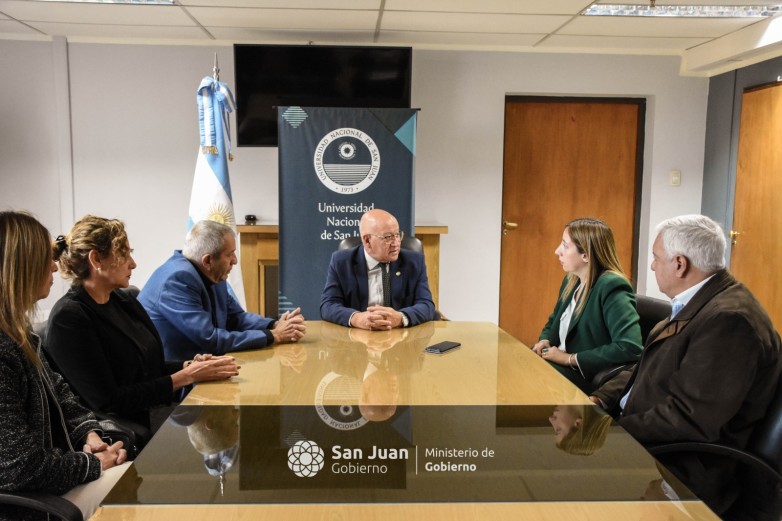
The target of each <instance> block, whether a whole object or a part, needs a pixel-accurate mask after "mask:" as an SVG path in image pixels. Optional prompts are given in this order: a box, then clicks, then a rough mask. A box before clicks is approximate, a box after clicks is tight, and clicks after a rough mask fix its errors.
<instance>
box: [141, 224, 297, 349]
mask: <svg viewBox="0 0 782 521" xmlns="http://www.w3.org/2000/svg"><path fill="white" fill-rule="evenodd" d="M236 262H237V260H236V237H235V234H234V231H233V230H232V229H231V228H230V227H229V226H226V225H224V224H221V223H218V222H215V221H209V220H204V221H199V222H197V223H196V224H195V225H194V226H193V227H192V228H191V229H190V232H189V233H188V234H187V238H186V239H185V247H184V249H183V250H182V251H175V252H174V255H173V256H172V257H171V258H169V259H168V260H167V261H166V262H165V263H164V264H163V265H162V266H160V267H159V268H158V269H157V270H155V272H154V273H153V274H152V276H151V277H150V278H149V280H148V281H147V283H146V284H145V285H144V288H143V289H142V290H141V293H140V294H139V301H140V302H141V304H142V305H143V306H144V308H145V309H146V310H147V313H149V316H150V318H151V319H152V322H154V323H155V327H156V328H157V330H158V333H160V338H161V339H162V340H163V350H164V351H165V357H166V360H188V359H191V358H194V357H195V356H197V355H199V354H201V353H209V354H214V355H223V354H227V353H231V352H234V351H242V350H246V349H258V348H261V347H266V346H268V345H271V344H273V343H274V344H279V343H288V342H296V341H298V340H299V339H300V338H301V337H302V336H304V333H305V332H306V325H305V323H304V317H303V316H302V315H301V314H300V310H299V309H298V308H297V309H295V310H294V311H291V312H285V313H283V314H282V316H281V317H280V319H279V320H273V319H271V318H264V317H262V316H260V315H257V314H255V313H248V312H246V311H245V310H244V309H242V307H241V306H240V305H239V303H237V302H236V300H234V298H233V297H232V296H231V295H230V294H229V293H228V285H227V283H226V280H227V279H228V274H229V273H230V272H231V268H233V266H234V264H236Z"/></svg>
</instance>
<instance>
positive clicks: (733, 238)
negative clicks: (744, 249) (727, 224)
mask: <svg viewBox="0 0 782 521" xmlns="http://www.w3.org/2000/svg"><path fill="white" fill-rule="evenodd" d="M739 235H741V232H737V231H734V230H731V231H729V232H728V237H730V244H731V245H733V246H735V245H736V244H737V243H738V242H739Z"/></svg>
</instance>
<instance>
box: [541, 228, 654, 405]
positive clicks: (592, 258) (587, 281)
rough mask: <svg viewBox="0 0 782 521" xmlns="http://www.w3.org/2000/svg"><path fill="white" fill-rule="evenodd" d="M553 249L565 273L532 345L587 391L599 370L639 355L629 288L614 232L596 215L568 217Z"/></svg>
mask: <svg viewBox="0 0 782 521" xmlns="http://www.w3.org/2000/svg"><path fill="white" fill-rule="evenodd" d="M554 253H555V255H557V257H559V262H560V264H562V269H563V270H564V271H565V273H566V275H565V279H564V280H563V281H562V286H561V287H560V290H559V298H558V299H557V303H556V306H555V307H554V311H553V312H552V313H551V315H550V316H549V319H548V322H546V325H545V327H544V328H543V331H542V332H541V333H540V339H539V342H538V343H536V344H535V345H534V346H532V350H533V351H534V352H535V353H537V354H539V355H540V356H542V357H543V358H544V359H545V360H546V361H548V362H549V363H551V365H552V366H554V368H555V369H557V370H558V371H559V372H560V373H562V374H563V375H565V377H567V378H568V379H569V380H570V381H572V382H573V383H575V384H576V385H577V386H578V387H579V388H580V389H581V390H582V391H584V392H585V393H587V394H589V393H590V392H592V391H593V390H594V386H593V385H592V379H593V378H594V376H595V375H596V374H597V373H598V372H600V371H601V370H602V369H604V368H606V367H612V366H616V365H621V364H626V363H632V362H636V361H637V360H638V359H639V358H640V356H641V349H642V346H641V328H640V326H639V324H638V312H637V311H636V310H635V293H634V292H633V288H632V286H630V282H629V281H628V280H627V276H626V275H625V274H624V271H622V267H621V266H620V265H619V258H618V256H617V254H616V244H615V243H614V234H613V232H612V231H611V228H609V227H608V225H607V224H606V223H605V222H603V221H601V220H599V219H591V218H581V219H575V220H573V221H570V222H569V223H568V224H567V225H566V226H565V230H564V232H563V233H562V242H561V243H560V245H559V247H557V249H556V250H555V251H554Z"/></svg>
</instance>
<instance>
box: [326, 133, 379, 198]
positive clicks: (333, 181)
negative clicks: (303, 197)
mask: <svg viewBox="0 0 782 521" xmlns="http://www.w3.org/2000/svg"><path fill="white" fill-rule="evenodd" d="M313 164H314V166H315V173H316V174H317V176H318V179H320V182H321V183H323V185H324V186H325V187H326V188H328V189H329V190H331V191H332V192H336V193H338V194H357V193H359V192H361V191H363V190H366V189H367V188H368V187H369V186H370V185H371V184H372V183H373V182H374V181H375V179H377V175H378V172H380V151H379V150H378V148H377V145H376V144H375V141H374V140H373V139H372V137H370V136H369V135H368V134H367V133H366V132H364V131H362V130H358V129H355V128H338V129H335V130H332V131H330V132H329V133H328V134H326V135H325V136H323V137H322V138H321V140H320V141H319V142H318V145H317V146H316V147H315V156H314V157H313Z"/></svg>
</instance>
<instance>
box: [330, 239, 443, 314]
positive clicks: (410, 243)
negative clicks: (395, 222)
mask: <svg viewBox="0 0 782 521" xmlns="http://www.w3.org/2000/svg"><path fill="white" fill-rule="evenodd" d="M360 244H361V237H346V238H345V239H342V240H341V241H340V243H339V246H337V250H347V249H349V248H355V247H356V246H359V245H360ZM402 248H404V249H405V250H410V251H414V252H416V253H420V254H422V255H423V253H424V244H423V243H422V242H421V239H419V238H418V237H410V236H405V237H403V238H402ZM434 315H435V320H449V319H448V317H446V316H445V315H443V312H442V311H440V310H439V309H435V310H434Z"/></svg>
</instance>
